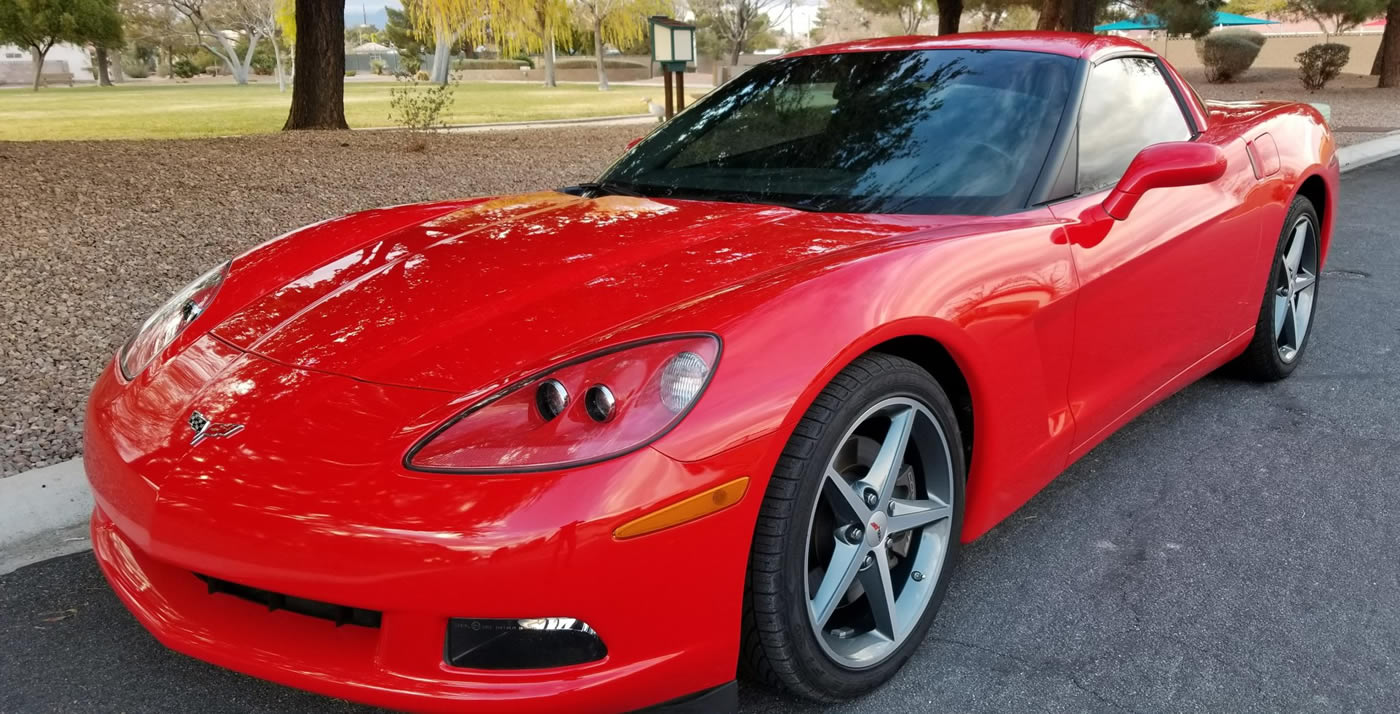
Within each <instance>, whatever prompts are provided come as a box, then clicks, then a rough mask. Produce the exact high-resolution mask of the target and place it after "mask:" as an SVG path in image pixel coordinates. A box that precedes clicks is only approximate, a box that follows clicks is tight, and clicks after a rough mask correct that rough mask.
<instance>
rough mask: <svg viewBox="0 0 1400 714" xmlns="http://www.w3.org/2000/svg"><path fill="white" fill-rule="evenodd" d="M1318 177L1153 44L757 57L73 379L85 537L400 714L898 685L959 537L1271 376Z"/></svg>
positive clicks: (200, 612)
mask: <svg viewBox="0 0 1400 714" xmlns="http://www.w3.org/2000/svg"><path fill="white" fill-rule="evenodd" d="M1337 178H1338V165H1337V159H1336V158H1335V156H1334V144H1333V139H1332V135H1331V133H1330V132H1329V131H1328V129H1327V126H1326V125H1325V124H1324V123H1323V121H1322V117H1321V116H1320V115H1319V114H1318V113H1317V112H1316V111H1315V110H1314V109H1312V108H1311V107H1308V106H1304V105H1300V104H1282V103H1269V102H1247V103H1239V104H1215V103H1203V102H1202V101H1201V100H1200V98H1199V97H1197V95H1196V93H1195V92H1194V91H1192V89H1191V87H1189V86H1188V85H1187V84H1186V83H1185V82H1183V81H1182V79H1181V77H1180V76H1178V75H1177V73H1176V72H1175V71H1174V70H1173V69H1172V68H1171V67H1170V66H1169V65H1168V64H1167V63H1166V62H1164V61H1162V60H1161V58H1159V57H1156V56H1155V55H1153V54H1152V53H1151V52H1150V51H1149V50H1148V49H1147V48H1145V47H1143V46H1141V45H1139V44H1136V43H1133V42H1130V41H1127V40H1123V39H1118V38H1111V37H1092V36H1080V35H1070V34H1052V33H1025V34H1016V33H1007V34H987V35H959V36H955V37H951V38H938V39H931V38H918V37H906V38H894V39H883V40H872V41H866V42H858V43H851V44H844V45H836V46H830V47H820V48H816V49H812V50H805V51H802V52H798V53H795V54H792V55H788V56H786V57H782V58H779V59H775V60H773V61H770V62H766V63H764V64H762V65H759V66H757V67H754V68H753V69H751V70H750V71H748V72H746V73H745V74H743V75H742V76H741V77H739V78H738V79H736V80H734V81H732V82H730V83H729V84H726V85H724V86H722V87H720V88H718V89H716V90H715V91H714V92H712V93H711V94H710V95H709V96H707V97H706V98H704V99H703V100H701V101H700V102H698V103H696V104H695V105H694V106H692V107H690V108H689V109H687V110H686V111H685V112H684V113H682V114H680V115H679V116H677V117H676V118H675V119H673V120H671V121H670V122H667V123H666V124H664V125H662V126H661V127H660V128H658V129H657V130H656V131H655V133H653V134H652V135H651V136H649V137H648V138H647V139H645V140H644V141H642V142H641V143H640V144H638V145H636V146H635V147H634V148H632V149H631V150H630V151H628V152H627V153H626V154H625V155H624V156H623V157H622V158H621V159H619V160H618V161H617V163H615V164H613V166H612V167H611V168H609V169H608V170H607V171H606V172H605V173H604V174H603V175H602V176H601V177H600V178H599V179H598V180H597V181H596V182H595V183H589V184H584V185H579V186H572V187H568V188H565V189H562V190H559V191H544V192H540V193H532V194H525V195H518V196H506V197H496V198H479V199H464V200H458V201H446V202H440V203H430V204H420V205H410V206H400V207H396V208H387V209H382V210H373V211H366V212H364V213H358V214H355V215H351V216H346V217H344V218H337V219H334V220H329V221H326V222H324V223H320V224H317V225H314V226H310V227H307V228H304V229H301V230H298V231H295V232H293V233H291V234H288V235H286V236H283V237H281V238H277V239H275V240H273V241H271V242H268V243H265V244H263V245H261V246H259V247H257V248H254V249H253V250H251V251H249V252H247V253H245V254H243V255H241V256H239V257H237V258H235V259H234V260H233V261H232V262H230V263H226V264H224V265H221V266H218V267H216V268H214V269H213V270H211V271H209V272H208V273H207V274H205V275H204V276H202V277H200V278H199V279H197V280H195V281H194V282H193V283H192V284H190V286H189V287H187V288H185V289H184V290H182V291H181V292H180V293H179V294H177V295H176V296H175V297H174V298H172V299H171V300H170V302H169V303H167V304H166V305H165V306H164V307H162V308H160V309H159V310H158V311H157V312H156V313H155V314H154V315H153V316H151V318H150V319H149V320H147V321H146V322H145V323H144V324H143V325H142V326H141V327H140V328H139V329H138V330H137V331H136V333H135V335H134V336H132V338H131V339H130V341H129V342H128V343H126V345H125V346H124V347H123V348H122V349H121V351H120V353H119V354H118V355H117V356H116V358H115V360H114V361H113V363H112V365H111V366H110V367H109V368H108V369H107V370H106V371H105V372H104V373H103V374H102V375H101V377H100V378H99V379H98V382H97V385H96V386H95V387H94V388H93V392H92V398H91V402H90V404H89V407H88V416H87V428H86V453H85V462H86V466H87V470H88V476H89V478H90V480H91V482H92V487H93V491H94V492H95V494H96V498H97V509H96V511H95V512H94V514H93V519H92V532H93V542H94V544H95V547H96V553H97V558H98V560H99V561H100V563H101V566H102V569H103V572H104V573H105V574H106V577H107V579H108V580H109V581H110V582H111V585H112V587H113V588H114V589H115V590H116V593H117V594H118V595H119V596H120V597H121V599H122V600H123V601H124V602H125V603H126V605H127V606H128V607H129V608H130V609H131V611H132V612H133V613H134V614H135V615H136V617H137V618H138V619H139V620H140V621H141V622H142V623H143V624H144V625H145V626H146V627H147V628H149V629H150V630H151V632H153V633H154V634H155V636H156V637H158V638H159V639H160V640H161V641H162V642H164V643H166V644H167V645H169V646H170V647H172V648H174V649H176V650H179V651H181V652H184V653H187V654H190V655H193V656H195V657H198V658H200V659H204V660H208V661H210V662H215V663H218V664H220V665H224V666H226V667H229V668H232V669H235V670H239V671H241V672H246V673H249V674H252V675H255V676H258V677H265V678H267V679H271V680H276V681H278V682H283V683H286V684H290V685H294V686H298V687H304V688H306V689H311V690H315V691H318V692H323V693H325V694H330V695H334V696H339V697H345V698H349V699H355V700H360V701H364V702H370V703H374V704H378V705H383V706H388V707H395V708H402V709H414V710H456V709H470V710H473V711H554V712H560V711H568V712H582V711H619V710H631V709H638V708H644V707H650V706H654V705H659V704H661V705H667V706H671V707H675V708H680V709H684V708H691V709H695V710H703V711H714V710H716V709H720V708H724V707H733V706H734V703H735V697H736V695H735V692H736V687H735V685H734V681H735V677H736V672H737V671H744V672H748V673H750V674H751V675H752V676H754V677H756V678H758V679H760V680H763V681H766V682H769V683H772V684H775V685H779V686H782V687H786V688H787V689H789V690H791V691H792V692H794V693H796V694H798V695H801V696H803V697H808V698H812V699H817V700H832V699H839V698H845V697H852V696H856V695H859V694H861V693H863V692H866V691H868V690H870V689H872V688H873V687H876V686H877V685H879V684H880V683H881V682H883V681H885V680H886V679H888V678H889V677H890V676H892V675H893V674H894V673H895V671H896V670H898V669H899V667H900V666H901V665H903V664H904V662H905V661H906V660H908V659H909V657H910V655H911V653H912V652H913V650H914V649H915V648H916V647H917V646H918V645H919V642H920V640H921V639H922V638H923V637H924V633H925V632H927V630H928V628H929V625H930V623H931V622H932V620H933V617H934V613H935V612H936V611H937V610H938V607H939V603H940V601H941V600H942V598H943V594H944V592H945V591H946V589H947V587H948V581H949V578H950V577H951V576H952V573H953V567H954V565H955V563H956V561H957V555H958V548H959V545H960V544H961V543H966V542H968V541H970V540H972V539H974V538H976V537H978V536H979V535H981V534H982V533H984V532H986V531H987V529H989V528H991V527H992V526H993V525H995V524H996V523H997V522H998V521H1000V520H1001V519H1003V518H1005V517H1006V516H1007V514H1009V513H1011V512H1012V511H1014V510H1015V509H1016V508H1017V507H1019V506H1020V505H1021V504H1023V503H1025V501H1026V500H1027V499H1028V498H1030V497H1031V496H1032V495H1033V494H1034V493H1035V492H1036V491H1037V490H1039V489H1040V488H1041V487H1043V486H1044V485H1045V484H1046V483H1047V482H1048V481H1050V480H1051V479H1053V478H1054V477H1055V475H1056V474H1058V473H1060V472H1061V471H1062V470H1063V469H1064V468H1065V467H1066V465H1067V464H1069V463H1071V462H1073V461H1074V460H1075V459H1077V458H1079V457H1080V456H1082V455H1084V453H1085V452H1087V451H1088V450H1090V449H1092V448H1093V447H1094V445H1095V444H1098V443H1099V442H1100V441H1102V440H1103V439H1104V438H1105V437H1107V436H1108V435H1109V434H1111V433H1113V431H1114V430H1115V429H1117V428H1118V427H1120V426H1122V425H1123V424H1124V423H1125V422H1127V421H1128V420H1130V419H1132V418H1133V417H1134V416H1135V415H1137V414H1139V413H1140V412H1142V411H1143V410H1145V409H1147V408H1148V407H1149V406H1151V405H1152V404H1153V403H1155V402H1157V401H1158V400H1161V399H1162V398H1164V397H1166V396H1167V395H1169V394H1171V393H1172V392H1174V391H1175V390H1177V389H1180V388H1181V387H1182V386H1184V385H1186V384H1188V383H1189V382H1191V381H1192V380H1194V379H1197V378H1198V377H1200V376H1202V375H1204V374H1206V373H1207V372H1210V371H1212V370H1215V369H1216V368H1219V367H1221V366H1223V365H1226V364H1227V363H1232V365H1233V368H1234V369H1235V371H1237V372H1238V373H1240V374H1242V375H1245V376H1246V377H1249V378H1253V379H1259V380H1275V379H1281V378H1283V377H1286V376H1288V374H1289V373H1290V372H1292V371H1293V370H1294V369H1295V368H1296V367H1297V366H1298V363H1299V360H1300V359H1302V355H1303V351H1304V350H1305V349H1306V347H1307V340H1308V335H1309V334H1310V332H1311V330H1310V329H1309V328H1310V322H1311V317H1312V315H1313V312H1314V307H1315V305H1316V303H1317V297H1316V296H1317V280H1318V276H1319V275H1320V272H1321V271H1320V269H1321V267H1322V263H1323V260H1324V258H1325V256H1326V253H1327V245H1328V240H1329V238H1330V236H1331V226H1332V223H1333V210H1334V206H1335V203H1336V201H1335V197H1336V192H1337Z"/></svg>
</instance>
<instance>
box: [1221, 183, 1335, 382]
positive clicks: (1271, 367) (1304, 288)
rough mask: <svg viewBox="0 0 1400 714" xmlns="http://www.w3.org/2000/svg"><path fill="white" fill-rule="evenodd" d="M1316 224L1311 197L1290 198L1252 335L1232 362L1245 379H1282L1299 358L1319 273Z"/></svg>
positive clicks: (1314, 305) (1305, 342)
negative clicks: (1243, 349)
mask: <svg viewBox="0 0 1400 714" xmlns="http://www.w3.org/2000/svg"><path fill="white" fill-rule="evenodd" d="M1319 225H1320V223H1319V221H1318V218H1317V210H1316V209H1315V208H1314V207H1313V205H1312V201H1309V200H1308V199H1307V198H1304V197H1303V196H1298V197H1296V198H1294V199H1293V205H1292V206H1291V207H1290V209H1289V211H1288V218H1287V220H1285V221H1284V223H1283V234H1282V235H1280V236H1279V241H1278V246H1277V247H1276V248H1275V250H1274V260H1273V264H1272V265H1273V268H1272V270H1271V271H1270V273H1269V284H1268V287H1267V288H1266V290H1265V292H1264V301H1263V304H1262V305H1261V306H1260V308H1259V320H1258V322H1257V323H1256V324H1255V328H1254V339H1253V340H1251V341H1250V343H1249V346H1248V347H1247V348H1245V351H1244V354H1242V355H1240V357H1239V359H1238V360H1236V363H1235V365H1236V367H1237V369H1238V371H1239V372H1240V373H1241V374H1242V375H1243V376H1245V377H1247V378H1249V379H1255V380H1259V381H1264V382H1272V381H1276V380H1280V379H1283V378H1284V377H1287V376H1288V375H1290V374H1292V373H1293V370H1294V369H1296V368H1297V367H1298V363H1299V361H1301V360H1302V358H1303V350H1304V349H1305V348H1306V347H1307V345H1308V337H1309V336H1310V335H1311V334H1312V329H1311V328H1312V325H1313V314H1314V312H1315V311H1316V308H1317V283H1318V278H1319V277H1320V275H1321V262H1320V256H1321V243H1320V236H1321V231H1319V230H1318V226H1319Z"/></svg>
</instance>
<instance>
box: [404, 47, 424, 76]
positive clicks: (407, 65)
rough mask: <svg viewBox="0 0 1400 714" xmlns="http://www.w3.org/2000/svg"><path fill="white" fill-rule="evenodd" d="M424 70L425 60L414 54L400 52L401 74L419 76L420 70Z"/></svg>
mask: <svg viewBox="0 0 1400 714" xmlns="http://www.w3.org/2000/svg"><path fill="white" fill-rule="evenodd" d="M422 68H423V60H422V59H421V58H419V56H418V55H415V54H413V53H412V52H399V72H401V73H403V74H418V70H420V69H422Z"/></svg>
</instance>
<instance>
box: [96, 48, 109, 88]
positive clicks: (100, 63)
mask: <svg viewBox="0 0 1400 714" xmlns="http://www.w3.org/2000/svg"><path fill="white" fill-rule="evenodd" d="M93 54H95V55H97V58H96V59H95V60H94V62H93V63H94V64H96V65H97V86H99V87H110V86H112V77H111V76H110V75H108V74H107V48H106V47H104V46H102V45H97V47H96V51H95V52H94V53H93Z"/></svg>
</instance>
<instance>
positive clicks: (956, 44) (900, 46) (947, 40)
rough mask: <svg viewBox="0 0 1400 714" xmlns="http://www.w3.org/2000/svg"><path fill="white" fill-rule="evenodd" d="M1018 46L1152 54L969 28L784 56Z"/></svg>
mask: <svg viewBox="0 0 1400 714" xmlns="http://www.w3.org/2000/svg"><path fill="white" fill-rule="evenodd" d="M939 49H945V50H954V49H956V50H1018V51H1021V52H1042V53H1046V54H1054V55H1063V56H1065V57H1075V58H1086V59H1087V58H1092V57H1094V56H1095V55H1098V54H1101V53H1104V52H1110V51H1115V50H1123V49H1130V50H1135V51H1138V52H1146V53H1148V54H1153V55H1155V54H1156V53H1155V52H1153V51H1152V50H1151V49H1150V48H1148V47H1147V46H1146V45H1143V44H1142V43H1140V42H1136V41H1134V40H1130V39H1128V38H1126V37H1113V36H1110V35H1090V34H1084V33H1077V32H968V33H963V34H956V35H941V36H938V37H933V36H930V35H905V36H902V37H877V38H872V39H868V40H853V41H850V42H838V43H835V44H830V45H822V46H820V47H811V48H808V49H805V50H798V51H797V52H793V53H791V54H789V55H787V56H789V57H800V56H803V55H828V54H839V53H842V52H880V51H889V50H939Z"/></svg>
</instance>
